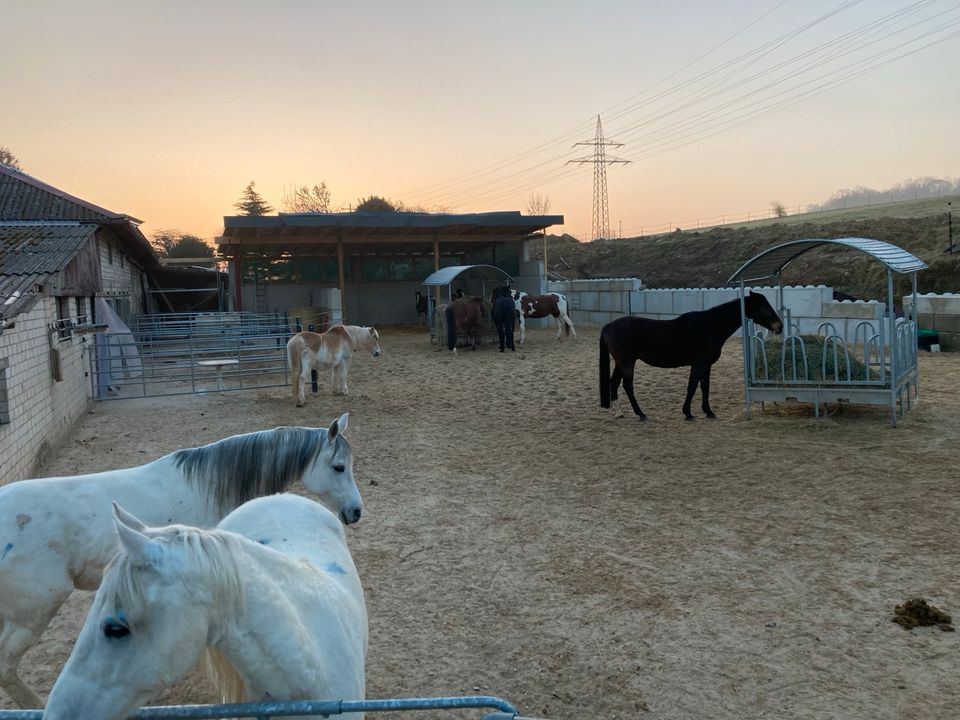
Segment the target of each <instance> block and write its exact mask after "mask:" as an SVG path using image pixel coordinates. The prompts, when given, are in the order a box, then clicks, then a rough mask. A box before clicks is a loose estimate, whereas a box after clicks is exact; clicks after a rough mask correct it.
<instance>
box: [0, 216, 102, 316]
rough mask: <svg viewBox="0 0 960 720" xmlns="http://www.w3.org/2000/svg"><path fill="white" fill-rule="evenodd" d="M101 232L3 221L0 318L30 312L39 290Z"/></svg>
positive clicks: (74, 224)
mask: <svg viewBox="0 0 960 720" xmlns="http://www.w3.org/2000/svg"><path fill="white" fill-rule="evenodd" d="M97 228H98V225H97V224H96V223H81V222H78V221H63V222H47V221H44V222H27V221H17V220H14V221H2V220H0V317H4V318H11V317H13V316H14V315H16V314H18V313H20V312H23V311H24V310H27V309H28V308H29V306H30V305H32V304H33V302H34V300H35V299H36V293H35V288H36V286H37V285H40V284H42V283H43V282H44V281H46V279H47V278H48V277H49V276H50V275H52V274H53V273H57V272H60V271H61V270H63V269H64V268H65V267H66V266H67V265H68V264H69V262H70V261H71V260H72V259H73V258H74V256H75V255H76V254H77V253H78V252H79V251H80V249H81V248H83V246H84V245H85V244H86V243H87V242H88V241H89V239H90V238H91V237H92V236H93V235H94V234H95V233H96V232H97Z"/></svg>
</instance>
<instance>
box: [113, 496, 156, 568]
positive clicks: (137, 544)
mask: <svg viewBox="0 0 960 720" xmlns="http://www.w3.org/2000/svg"><path fill="white" fill-rule="evenodd" d="M116 507H117V506H116V505H115V508H116ZM113 521H114V525H116V527H117V535H119V536H120V544H121V545H123V549H124V550H125V551H126V553H127V555H129V556H130V557H131V558H132V559H133V560H134V561H135V562H136V564H137V565H152V566H156V565H158V564H159V562H160V548H159V547H158V546H157V545H156V544H155V543H154V542H153V541H152V540H150V538H148V537H147V536H146V535H144V534H143V533H142V532H140V531H139V530H135V529H134V528H132V527H130V526H129V525H127V524H125V523H124V522H123V521H122V520H121V519H120V516H119V515H118V514H117V512H116V509H114V513H113Z"/></svg>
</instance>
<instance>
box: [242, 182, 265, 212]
mask: <svg viewBox="0 0 960 720" xmlns="http://www.w3.org/2000/svg"><path fill="white" fill-rule="evenodd" d="M254 185H255V183H254V182H253V181H252V180H251V181H250V184H249V185H247V187H246V189H245V190H244V191H243V194H242V195H241V196H240V200H238V201H237V203H236V204H235V205H234V207H235V208H236V209H237V210H239V211H240V214H241V215H266V214H267V213H272V212H273V208H272V207H271V206H270V205H268V204H267V201H266V200H264V199H263V198H262V197H261V196H260V193H258V192H257V191H256V190H254V189H253V186H254Z"/></svg>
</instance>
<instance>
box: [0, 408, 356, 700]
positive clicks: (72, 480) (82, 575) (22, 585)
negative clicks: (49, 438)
mask: <svg viewBox="0 0 960 720" xmlns="http://www.w3.org/2000/svg"><path fill="white" fill-rule="evenodd" d="M346 428H347V415H346V414H344V415H342V416H341V417H340V418H339V419H338V420H335V421H334V422H333V423H331V425H330V427H329V429H326V430H324V429H321V428H300V427H280V428H275V429H273V430H263V431H261V432H254V433H248V434H246V435H235V436H234V437H229V438H226V439H225V440H220V441H218V442H215V443H211V444H210V445H204V446H202V447H198V448H192V449H187V450H177V451H176V452H174V453H171V454H169V455H165V456H164V457H162V458H160V459H159V460H154V461H153V462H151V463H148V464H146V465H140V466H139V467H133V468H127V469H124V470H110V471H107V472H101V473H95V474H92V475H77V476H75V477H59V478H42V479H37V480H22V481H20V482H15V483H11V484H9V485H6V486H4V487H2V488H0V529H2V534H0V544H2V545H3V549H2V556H0V621H2V630H0V686H2V687H3V689H4V690H5V691H6V692H7V694H9V695H10V697H11V698H13V700H14V701H15V702H16V703H18V704H19V705H20V706H22V707H42V706H43V703H42V702H41V700H40V698H39V697H37V695H36V694H34V693H33V691H31V690H30V689H29V688H28V687H27V686H26V684H25V683H24V682H23V681H22V680H21V679H20V677H19V675H18V674H17V667H18V665H19V664H20V660H21V658H22V657H23V655H24V653H25V652H26V651H27V650H28V649H29V648H30V647H31V646H32V645H33V644H34V643H35V642H36V641H37V640H38V639H39V638H40V636H41V635H42V634H43V631H44V629H45V628H46V627H47V625H48V624H49V623H50V620H51V619H52V618H53V616H54V615H56V613H57V610H58V609H59V608H60V606H61V605H62V604H63V602H64V601H65V600H66V599H67V597H68V596H69V595H70V593H71V592H72V591H73V589H74V588H77V589H80V590H95V589H96V588H97V586H98V585H99V584H100V577H101V574H102V572H103V568H104V566H105V565H106V564H107V562H108V561H109V560H110V558H112V557H113V555H114V553H115V552H116V542H117V536H116V532H115V531H114V527H113V522H112V521H111V520H110V513H109V509H110V501H111V500H116V501H118V502H120V503H123V505H124V506H125V507H128V508H130V509H131V510H132V511H134V512H136V514H137V515H139V516H140V517H141V518H143V519H144V521H146V522H147V523H149V524H152V525H166V524H167V523H171V522H183V523H188V524H190V525H200V526H207V527H211V526H213V525H216V524H217V522H218V521H219V520H220V519H221V518H223V517H224V516H225V515H226V514H227V513H229V512H230V511H231V510H233V509H234V508H236V507H238V506H239V505H241V504H242V503H244V502H246V501H247V500H250V499H251V498H255V497H259V496H261V495H272V494H274V493H278V492H281V491H283V490H284V489H286V488H287V487H289V486H290V485H292V484H293V483H295V482H297V481H302V482H303V484H304V485H305V486H306V488H307V490H309V491H310V492H313V493H316V494H317V495H319V496H320V498H321V499H322V500H323V501H324V502H326V503H327V504H328V505H329V506H330V508H331V509H332V510H333V511H334V512H336V513H337V514H338V515H339V516H340V518H341V519H342V520H343V522H344V523H354V522H356V521H357V520H359V519H360V514H361V512H362V509H363V502H362V500H361V499H360V492H359V490H358V489H357V484H356V482H355V481H354V478H353V452H352V450H351V449H350V443H349V442H347V440H346V438H345V437H344V436H343V431H344V430H346Z"/></svg>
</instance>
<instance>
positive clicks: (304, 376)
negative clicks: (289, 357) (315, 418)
mask: <svg viewBox="0 0 960 720" xmlns="http://www.w3.org/2000/svg"><path fill="white" fill-rule="evenodd" d="M312 368H313V363H312V362H307V359H306V358H300V383H299V387H298V388H297V407H303V406H304V405H306V404H307V398H306V395H305V391H306V388H307V386H308V385H309V384H310V370H311V369H312Z"/></svg>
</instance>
